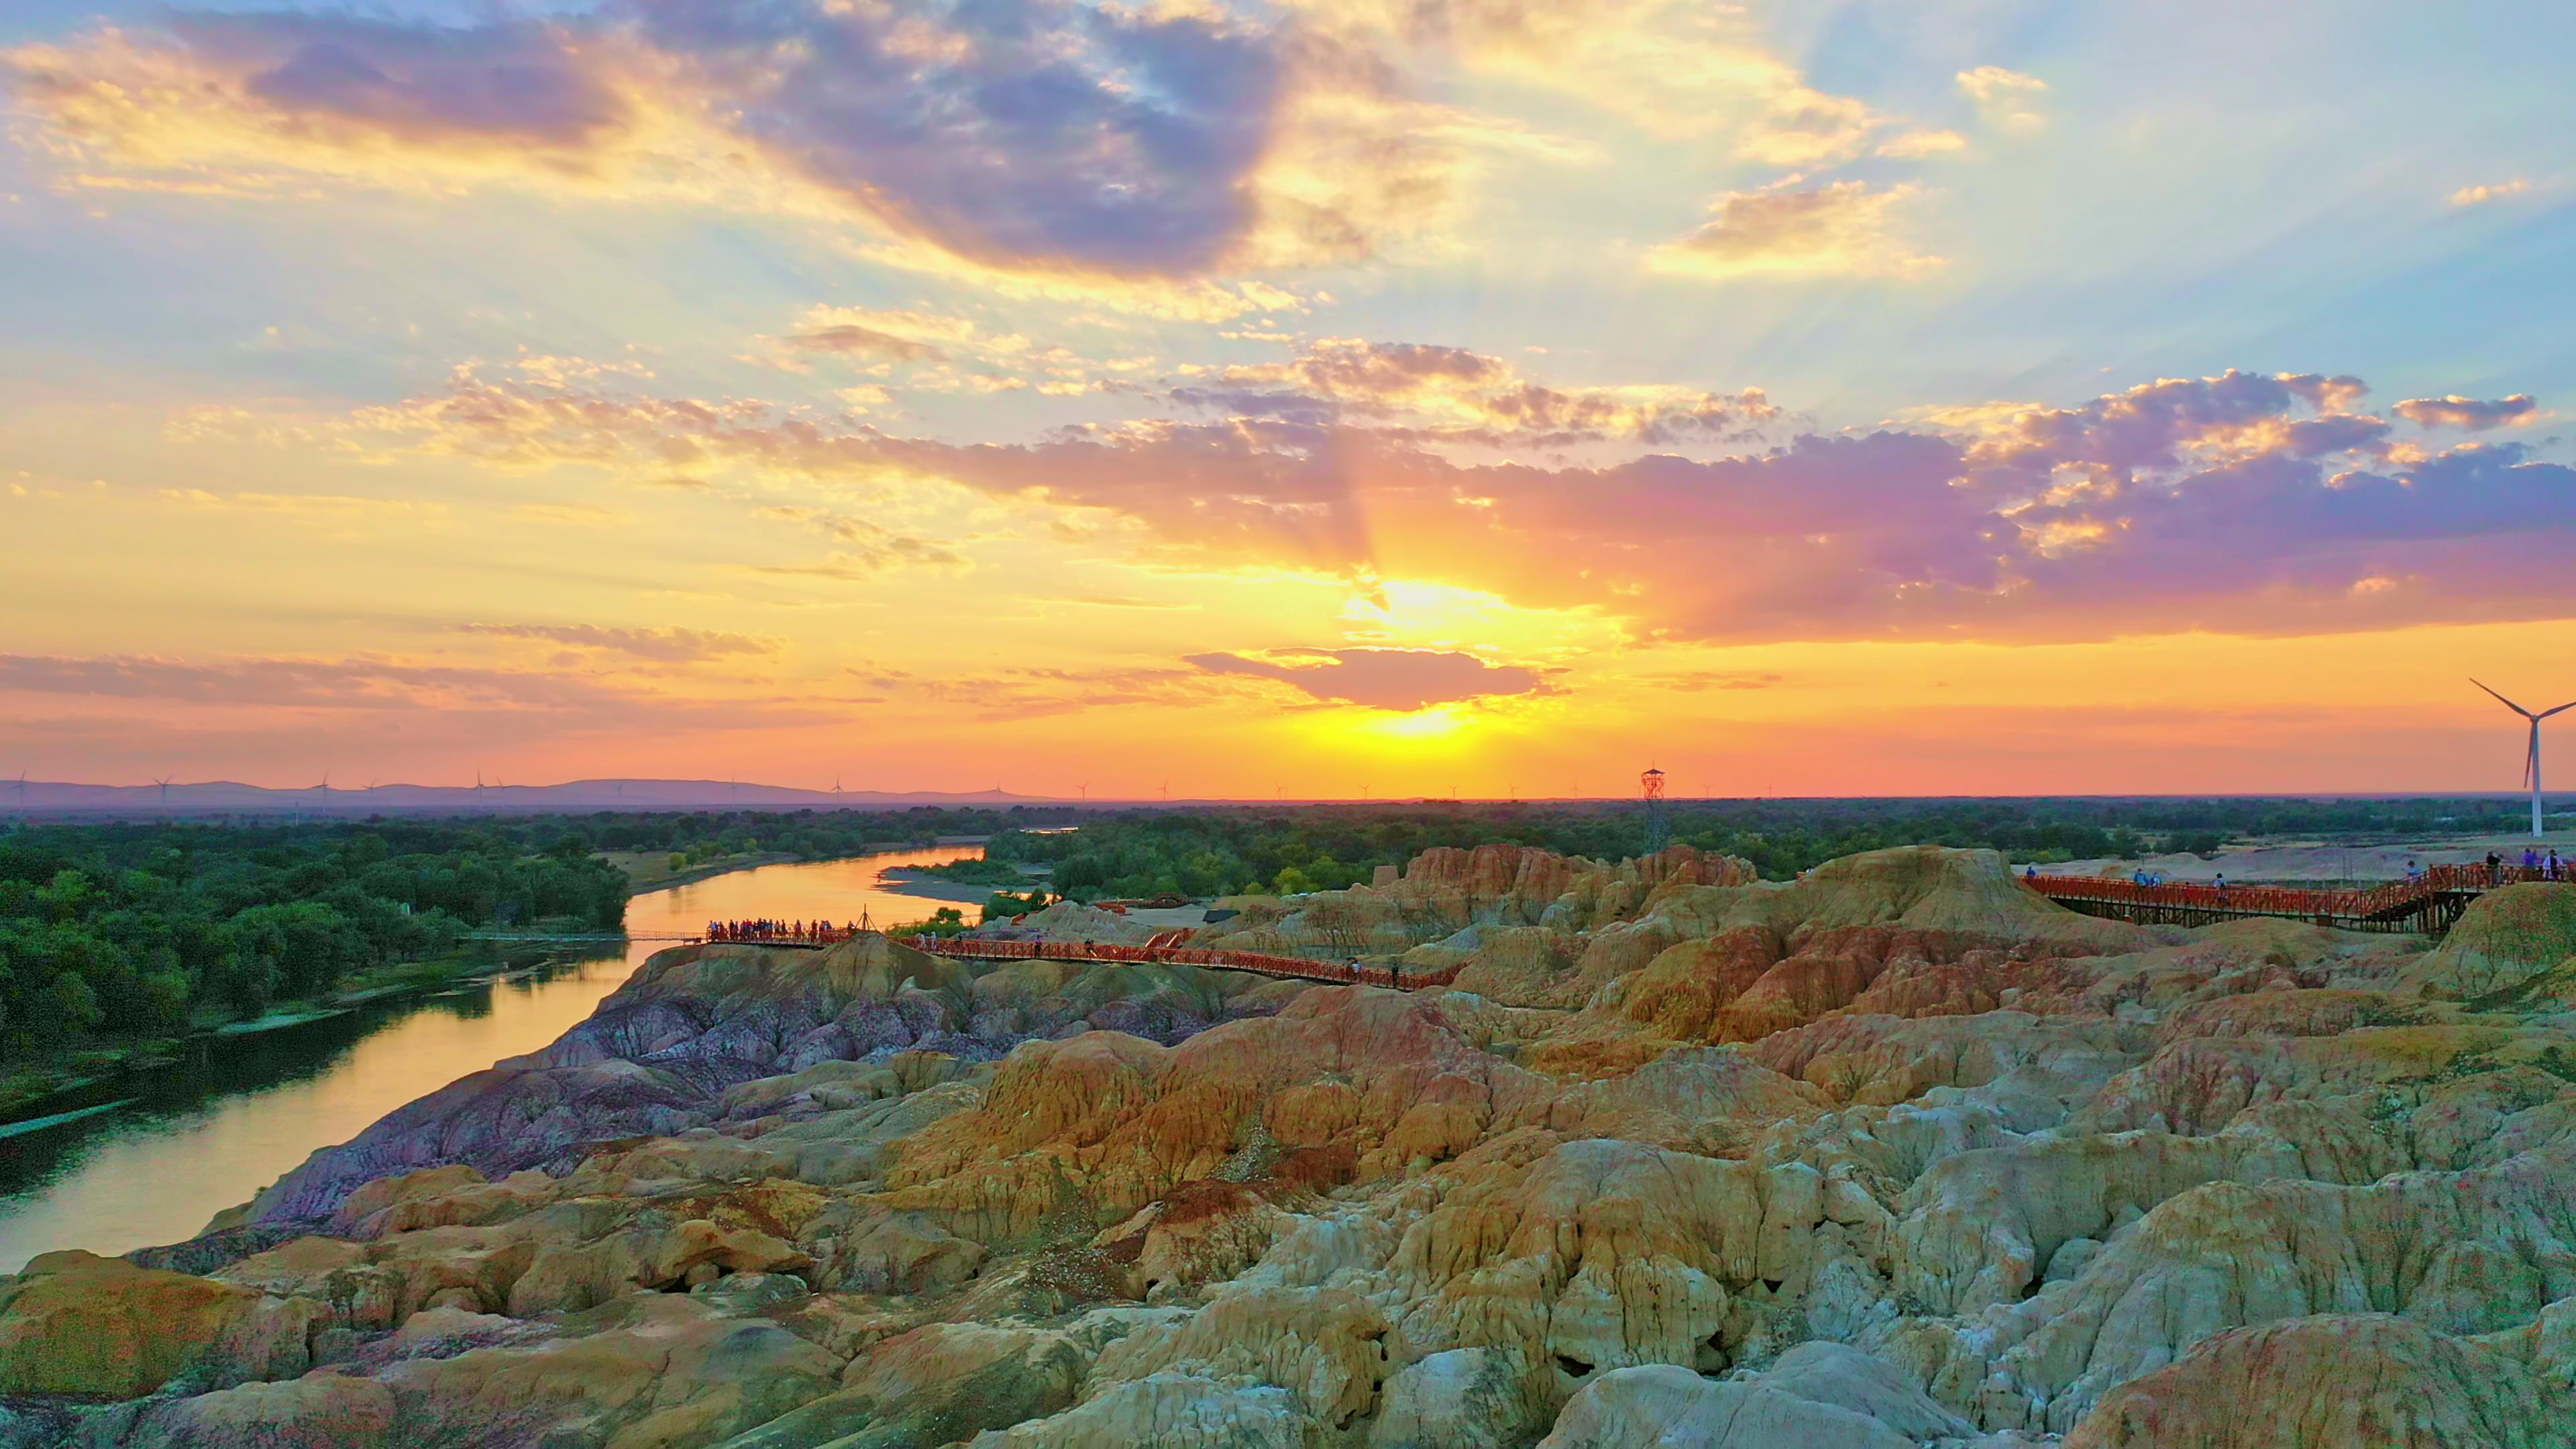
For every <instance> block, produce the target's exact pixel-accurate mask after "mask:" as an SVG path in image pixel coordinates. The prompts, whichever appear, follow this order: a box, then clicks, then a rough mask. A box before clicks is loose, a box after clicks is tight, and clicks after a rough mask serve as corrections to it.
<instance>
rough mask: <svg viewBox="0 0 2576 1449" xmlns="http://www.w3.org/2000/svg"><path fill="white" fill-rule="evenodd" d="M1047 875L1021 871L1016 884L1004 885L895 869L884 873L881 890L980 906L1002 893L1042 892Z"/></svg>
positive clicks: (907, 869)
mask: <svg viewBox="0 0 2576 1449" xmlns="http://www.w3.org/2000/svg"><path fill="white" fill-rule="evenodd" d="M1047 875H1048V873H1047V872H1046V871H1044V870H1038V871H1024V872H1022V873H1021V875H1020V880H1019V883H1018V884H1017V885H1007V884H990V883H983V882H975V881H961V880H950V879H948V878H947V877H946V876H937V875H924V874H920V873H917V872H915V871H914V870H912V869H911V868H909V867H898V868H896V869H894V870H889V871H887V872H886V873H885V888H886V889H887V890H890V891H893V892H895V893H897V894H899V895H907V896H920V897H922V898H923V899H925V900H933V901H951V902H955V903H958V904H961V905H976V906H980V905H982V904H983V903H984V902H986V901H989V900H991V899H992V898H993V897H994V896H996V895H999V894H1001V893H1003V892H1005V891H1008V892H1010V893H1012V894H1014V895H1026V894H1027V893H1028V892H1029V891H1030V890H1031V889H1043V888H1044V887H1045V886H1046V883H1047Z"/></svg>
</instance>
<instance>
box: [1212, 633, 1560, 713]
mask: <svg viewBox="0 0 2576 1449" xmlns="http://www.w3.org/2000/svg"><path fill="white" fill-rule="evenodd" d="M1185 662H1186V663H1189V664H1192V665H1195V666H1197V667H1198V668H1200V669H1203V670H1206V671H1207V672H1209V673H1211V674H1245V675H1251V676H1253V677H1254V678H1258V679H1270V680H1276V681H1278V682H1279V683H1281V684H1285V685H1288V686H1290V687H1291V688H1294V689H1297V690H1300V691H1302V692H1304V693H1305V694H1306V695H1307V696H1308V697H1310V698H1313V699H1316V700H1320V701H1323V702H1324V703H1327V704H1356V705H1362V706H1365V707H1367V708H1370V709H1383V710H1394V711H1399V712H1405V713H1410V712H1411V711H1414V710H1419V709H1428V708H1429V707H1431V706H1432V705H1435V704H1458V703H1463V702H1465V701H1468V700H1475V699H1490V698H1495V697H1499V696H1505V695H1517V694H1536V693H1543V692H1545V691H1546V688H1547V684H1546V680H1545V679H1544V678H1543V677H1542V676H1541V675H1540V674H1539V672H1538V671H1537V670H1535V669H1529V668H1525V667H1523V666H1521V665H1517V664H1489V663H1487V662H1486V661H1484V660H1483V659H1481V658H1478V657H1477V656H1476V655H1473V654H1466V653H1461V652H1458V651H1456V650H1440V649H1287V650H1276V651H1273V653H1272V657H1270V658H1266V659H1254V658H1249V657H1247V656H1244V655H1241V654H1192V655H1190V656H1189V657H1188V658H1187V660H1186V661H1185Z"/></svg>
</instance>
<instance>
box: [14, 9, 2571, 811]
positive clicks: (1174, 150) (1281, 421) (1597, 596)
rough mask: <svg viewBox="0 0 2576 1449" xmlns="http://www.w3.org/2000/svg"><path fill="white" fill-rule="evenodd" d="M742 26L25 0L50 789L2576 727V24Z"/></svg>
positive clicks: (2088, 771) (1837, 790) (1876, 762)
mask: <svg viewBox="0 0 2576 1449" xmlns="http://www.w3.org/2000/svg"><path fill="white" fill-rule="evenodd" d="M731 4H732V0H677V3H673V4H669V5H662V6H646V7H625V6H617V5H613V4H606V3H591V0H572V3H568V4H564V5H560V6H554V7H549V8H548V9H547V10H546V12H545V14H544V15H543V16H542V17H535V18H528V17H523V18H520V19H515V20H513V19H503V18H496V17H495V16H494V15H493V14H491V13H489V12H488V10H487V8H485V7H476V6H467V5H463V4H460V3H455V0H405V4H404V5H402V6H398V7H395V8H396V9H397V10H399V12H400V13H399V15H391V13H390V12H389V15H390V18H387V17H376V18H359V17H354V16H351V15H347V14H343V13H340V12H338V11H334V10H328V9H325V8H323V7H320V6H318V5H297V4H288V5H286V6H284V7H282V8H281V7H274V6H272V7H268V8H256V7H250V6H247V5H238V4H234V5H228V4H226V3H222V0H216V3H204V4H199V3H192V4H191V5H189V6H186V7H182V8H180V9H177V10H171V9H167V8H165V7H162V6H160V5H159V4H157V3H150V4H147V3H146V0H97V3H95V4H85V5H84V6H83V7H81V8H80V10H79V13H78V14H74V13H73V12H72V11H71V10H67V9H64V8H63V7H61V6H59V5H54V4H50V3H46V4H38V5H35V6H31V7H22V8H20V9H18V10H13V12H12V13H11V14H10V15H9V16H6V17H0V109H5V112H6V115H5V119H6V121H7V122H8V124H7V126H5V127H0V136H5V138H6V139H5V140H0V273H5V274H6V275H8V276H10V277H12V278H13V279H16V278H27V279H30V280H31V281H32V282H33V283H34V285H28V286H20V287H12V288H7V289H0V536H5V537H6V538H7V540H8V542H9V563H10V569H9V584H10V587H9V588H8V589H6V590H0V627H5V631H6V637H5V641H4V642H0V777H12V778H14V777H15V775H16V773H17V772H18V771H19V770H21V769H24V770H26V771H27V772H28V773H29V775H30V777H31V778H37V779H45V778H51V779H57V780H72V781H85V782H100V783H124V784H142V783H148V782H150V781H152V780H155V779H158V778H165V777H171V778H180V779H189V780H218V779H230V780H239V781H243V782H247V783H256V784H263V785H270V786H275V787H281V788H305V787H310V786H311V785H313V784H314V782H315V781H316V780H318V779H320V778H321V776H322V775H323V773H324V772H325V771H326V770H327V771H329V772H330V774H331V776H332V778H333V779H334V780H335V781H338V782H340V783H341V784H342V785H344V786H346V785H353V784H360V783H363V782H364V781H366V780H369V779H378V780H384V781H393V780H397V779H400V780H411V781H417V782H423V783H442V784H471V783H472V782H473V780H474V779H475V778H476V776H477V775H478V773H479V774H480V775H481V776H482V777H484V778H486V779H492V778H501V779H511V780H533V779H549V780H572V779H583V778H606V777H628V778H670V779H745V780H763V781H772V782H777V783H795V784H803V785H807V786H809V787H813V788H823V787H828V785H829V784H830V782H831V781H833V780H834V779H835V778H838V779H839V780H840V781H841V782H842V783H843V786H844V787H845V788H847V789H852V790H857V789H874V790H880V791H887V792H897V793H900V792H911V791H937V792H949V793H965V792H972V791H977V790H988V789H991V788H994V787H995V786H997V785H998V786H1000V787H1003V788H1005V789H1007V790H1010V791H1012V792H1015V793H1019V794H1025V795H1031V796H1046V797H1054V798H1065V799H1073V798H1078V797H1079V796H1080V795H1081V794H1082V793H1083V791H1084V787H1086V786H1087V787H1088V793H1089V795H1090V797H1091V798H1094V799H1109V798H1125V799H1134V800H1154V799H1158V798H1160V797H1161V793H1162V791H1163V789H1164V787H1165V786H1166V785H1167V784H1168V786H1169V788H1170V791H1171V794H1172V796H1173V797H1174V798H1199V799H1213V798H1225V799H1234V800H1242V801H1248V802H1259V801H1261V800H1265V799H1276V798H1280V797H1281V796H1282V795H1283V794H1284V795H1285V796H1288V797H1292V798H1293V797H1304V798H1310V799H1323V798H1341V799H1352V800H1357V799H1361V798H1376V799H1385V798H1394V797H1406V798H1410V797H1431V798H1474V799H1498V798H1513V797H1516V796H1517V797H1521V798H1624V797H1626V796H1627V795H1629V794H1631V793H1632V792H1633V790H1634V781H1635V776H1636V772H1637V771H1638V770H1640V769H1642V768H1644V767H1645V766H1646V765H1648V764H1650V763H1651V764H1657V765H1660V766H1661V767H1662V768H1664V769H1665V770H1666V771H1668V772H1669V774H1670V776H1671V778H1672V781H1673V791H1674V794H1675V795H1676V797H1695V798H1714V797H1728V798H1740V797H1754V796H1766V795H1801V796H1883V795H1912V796H1926V795H2062V794H2306V793H2365V794H2366V793H2380V792H2441V793H2451V792H2510V791H2511V790H2512V789H2513V788H2514V784H2515V781H2516V780H2517V779H2518V777H2519V775H2520V773H2521V768H2522V738H2521V735H2520V733H2519V729H2520V727H2519V725H2518V723H2517V722H2516V721H2515V720H2514V719H2513V718H2512V717H2511V716H2510V715H2508V714H2507V713H2506V712H2505V711H2503V710H2502V709H2500V708H2499V707H2497V706H2496V705H2495V704H2494V703H2493V702H2492V701H2490V700H2487V699H2486V698H2485V697H2484V696H2483V695H2480V694H2478V693H2477V692H2476V691H2475V690H2473V689H2471V688H2470V687H2469V686H2468V684H2467V682H2466V677H2467V676H2468V675H2470V674H2476V675H2478V676H2479V677H2481V678H2484V679H2486V680H2488V681H2489V682H2490V683H2494V684H2497V685H2498V686H2499V687H2502V688H2504V689H2506V690H2507V691H2508V692H2509V693H2513V694H2514V695H2515V696H2516V697H2517V698H2522V699H2524V700H2525V702H2526V703H2533V704H2534V707H2535V708H2539V707H2546V706H2547V705H2549V704H2554V703H2558V702H2560V701H2561V700H2562V699H2565V698H2571V697H2576V669H2571V668H2568V667H2566V666H2565V665H2564V664H2563V660H2564V657H2565V650H2564V647H2563V641H2564V640H2565V639H2566V638H2567V637H2568V628H2569V625H2570V623H2571V622H2576V574H2571V572H2570V571H2569V569H2568V568H2567V561H2568V560H2569V559H2570V558H2576V508H2571V507H2570V506H2569V505H2570V504H2571V503H2576V467H2571V466H2570V461H2571V459H2576V444H2571V441H2570V439H2569V437H2568V436H2567V435H2566V430H2565V428H2564V421H2565V419H2564V416H2563V414H2562V413H2561V412H2560V411H2559V407H2560V399H2561V398H2562V397H2563V395H2564V393H2565V391H2566V387H2567V385H2569V384H2576V371H2571V369H2576V359H2571V357H2570V355H2569V354H2568V353H2567V351H2566V349H2565V348H2564V347H2563V346H2561V345H2559V344H2558V343H2556V342H2554V341H2552V340H2550V336H2549V335H2548V334H2547V330H2546V329H2545V328H2542V327H2538V326H2536V325H2535V324H2534V323H2533V321H2532V319H2533V318H2537V317H2548V316H2561V315H2569V314H2570V313H2571V312H2576V275H2571V274H2569V273H2568V272H2567V270H2566V269H2565V268H2563V267H2562V266H2558V265H2556V261H2555V259H2556V258H2559V257H2563V256H2564V255H2566V254H2567V251H2568V247H2569V245H2571V244H2576V206H2571V204H2570V198H2571V197H2576V189H2572V188H2576V183H2571V182H2570V181H2569V180H2568V179H2567V178H2568V176H2569V175H2570V173H2569V172H2568V170H2567V168H2566V166H2565V165H2564V158H2563V157H2562V156H2559V155H2558V154H2557V151H2556V150H2555V149H2553V147H2558V146H2560V143H2558V142H2557V141H2556V140H2555V139H2554V138H2556V137H2557V136H2558V135H2559V133H2560V132H2561V131H2563V127H2557V126H2554V125H2552V124H2551V122H2552V121H2553V120H2554V119H2555V118H2556V116H2557V109H2558V108H2559V106H2560V103H2561V102H2562V101H2563V78H2562V77H2559V76H2557V75H2556V74H2555V73H2554V72H2553V71H2552V69H2551V68H2550V67H2549V66H2548V65H2547V64H2546V57H2548V56H2549V55H2551V54H2553V53H2561V54H2563V53H2566V51H2567V49H2569V48H2571V47H2576V18H2570V16H2569V15H2567V14H2562V13H2560V12H2557V11H2538V10H2535V11H2534V12H2533V13H2530V14H2523V15H2517V16H2514V17H2512V19H2511V24H2510V25H2508V24H2507V22H2506V21H2505V20H2503V19H2496V18H2493V17H2486V16H2483V15H2481V16H2480V17H2471V18H2458V19H2454V20H2453V21H2452V22H2451V23H2449V24H2447V25H2443V26H2439V27H2432V28H2429V29H2428V28H2426V27H2422V26H2401V25H2394V24H2392V25H2389V26H2368V27H2365V26H2354V25H2350V24H2348V23H2342V19H2341V17H2340V16H2339V15H2337V14H2336V13H2335V12H2333V11H2331V10H2329V9H2327V8H2326V7H2325V6H2323V4H2322V3H2321V0H2287V4H2286V6H2285V7H2267V8H2265V9H2264V10H2263V11H2262V12H2261V13H2260V14H2255V13H2251V12H2249V13H2246V14H2235V13H2230V14H2228V15H2224V16H2219V15H2212V16H2209V17H2203V18H2202V19H2201V20H2199V21H2197V22H2196V23H2195V25H2194V26H2191V27H2176V26H2174V25H2172V24H2171V23H2170V20H2169V18H2167V17H2165V16H2164V15H2163V14H2161V13H2160V11H2159V9H2158V7H2154V6H2146V5H2136V4H2113V5H2105V6H2098V7H2092V8H2090V9H2089V10H2087V11H2086V12H2085V13H2084V14H2083V15H2082V16H2081V17H2080V18H2070V19H2069V20H2068V22H2067V23H2066V24H2065V25H2063V26H2045V27H2033V26H2027V25H2023V24H2019V23H2006V22H2005V21H2004V20H2002V19H2000V18H1998V17H1997V16H1991V15H1984V14H1969V13H1959V14H1942V15H1937V16H1926V17H1920V18H1919V21H1909V22H1908V23H1906V24H1898V23H1896V22H1895V21H1894V20H1893V19H1891V18H1890V17H1887V16H1880V15H1876V14H1863V13H1860V12H1853V13H1850V14H1845V15H1841V16H1840V18H1839V19H1838V20H1836V21H1835V22H1834V23H1833V24H1831V25H1824V24H1822V23H1821V22H1819V21H1818V20H1817V19H1816V18H1815V17H1813V16H1811V15H1809V14H1807V13H1806V12H1803V11H1800V10H1798V9H1796V8H1795V7H1785V6H1777V5H1771V4H1756V5H1751V6H1745V7H1725V8H1723V10H1722V13H1721V12H1719V11H1711V10H1710V9H1709V8H1708V7H1705V6H1696V5H1691V4H1688V3H1686V0H1616V3H1607V4H1576V3H1573V0H1534V3H1530V4H1522V5H1514V6H1509V7H1502V8H1501V9H1497V8H1495V7H1491V6H1485V7H1478V6H1464V5H1462V6H1449V5H1444V4H1439V3H1434V4H1432V5H1430V6H1429V8H1424V7H1422V6H1413V5H1407V6H1387V5H1381V4H1373V3H1360V0H1329V3H1323V0H1317V3H1306V0H1299V3H1295V4H1287V5H1268V4H1260V5H1256V4H1251V3H1235V0H1193V3H1189V4H1173V5H1158V6H1148V7H1132V6H1130V7H1103V6H1093V5H1088V4H1072V5H1063V6H1041V7H1034V8H1031V9H1030V10H1029V12H1028V14H1027V15H1026V16H1024V17H1023V19H1024V20H1025V21H1026V26H1025V28H1024V29H1010V28H1008V27H1001V28H996V27H995V22H994V21H993V20H992V18H991V17H990V16H989V15H987V14H985V13H984V12H983V11H980V10H978V9H977V8H976V7H971V6H970V7H956V6H935V5H927V4H921V3H916V0H889V3H888V4H884V5H871V6H847V5H836V4H827V3H823V0H777V3H776V4H774V5H770V6H767V7H765V9H764V14H765V16H766V20H765V21H764V24H767V25H771V26H774V27H775V29H776V32H777V33H776V34H775V35H772V36H771V37H770V39H769V40H767V41H764V42H763V43H762V44H761V45H760V46H759V47H756V48H755V49H756V51H757V53H756V54H755V53H754V51H753V50H747V49H745V44H746V42H745V41H744V40H743V39H742V36H741V34H740V33H737V30H736V28H734V27H732V26H731V25H729V24H728V23H726V19H725V17H726V15H727V14H728V13H729V12H730V7H731ZM1005 8H1006V9H1007V8H1011V7H1005ZM2506 8H2507V9H2512V8H2513V7H2506ZM1505 10H1508V11H1509V12H1510V13H1509V14H1508V15H1505V14H1504V13H1503V11H1505ZM93 12H95V13H93ZM1838 14H1839V12H1838ZM2499 26H2503V27H2506V28H2505V29H2504V30H2503V31H2497V30H2496V29H2495V27H2499ZM2562 32H2563V33H2564V38H2565V39H2566V40H2567V42H2568V44H2567V45H2566V46H2561V47H2558V48H2557V49H2556V50H2555V51H2553V50H2552V47H2551V45H2550V44H2549V43H2547V41H2546V36H2547V35H2548V34H2560V33H2562ZM763 33H764V34H768V33H769V32H767V31H764V32H763ZM2508 42H2509V43H2508ZM853 58H859V59H862V60H864V61H865V64H856V62H855V61H854V59H853ZM853 66H855V68H852V67H853ZM862 73H863V74H864V78H865V80H864V83H861V80H860V79H859V77H861V75H862ZM2397 74H2403V75H2405V76H2407V77H2409V79H2410V83H2412V84H2416V85H2419V86H2422V87H2427V88H2438V89H2437V93H2449V94H2472V93H2473V94H2475V95H2477V96H2478V97H2479V98H2480V104H2479V105H2477V106H2475V107H2456V108H2431V109H2429V110H2427V109H2422V108H2413V109H2410V110H2409V111H2407V112H2405V113H2402V114H2401V113H2397V112H2393V111H2391V110H2390V109H2389V108H2386V107H2382V106H2377V105H2374V104H2371V103H2369V102H2368V101H2367V100H2366V99H2364V94H2365V92H2366V89H2367V88H2366V87H2363V88H2356V87H2355V86H2354V85H2353V83H2352V81H2353V78H2354V77H2355V76H2361V77H2371V76H2379V75H2397ZM496 75H497V76H507V77H510V78H511V79H510V80H509V82H508V83H507V84H505V85H495V84H493V83H491V77H493V76H496ZM1026 95H1043V96H1045V97H1046V101H1045V105H1046V106H1047V107H1048V108H1050V109H1049V110H1048V111H1047V112H1046V113H1045V114H1044V115H1042V116H1032V115H1026V114H1022V113H1020V112H1019V111H1017V110H1015V109H1013V107H1012V105H1010V104H1006V103H1004V102H1003V101H1001V100H997V99H996V98H997V97H1003V96H1026ZM2355 154H2371V155H2375V156H2381V157H2384V158H2386V161H2385V164H2383V165H2378V166H2374V167H2370V168H2355V167H2353V166H2352V165H2351V164H2350V159H2349V158H2350V157H2351V156H2353V155H2355ZM2433 278H2439V279H2442V280H2441V282H2440V285H2439V286H2438V287H2437V286H2434V285H2431V284H2430V283H2429V282H2427V281H2426V280H2425V279H2433ZM2553 299H2555V300H2554V301H2553ZM2570 718H2571V720H2576V716H2571V717H2570ZM2571 748H2576V745H2571ZM2570 758H2571V760H2576V756H2571V757H2570ZM2569 768H2571V769H2576V765H2571V766H2570V767H2569ZM2568 778H2570V779H2571V780H2576V775H2570V776H2569V777H2568Z"/></svg>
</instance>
